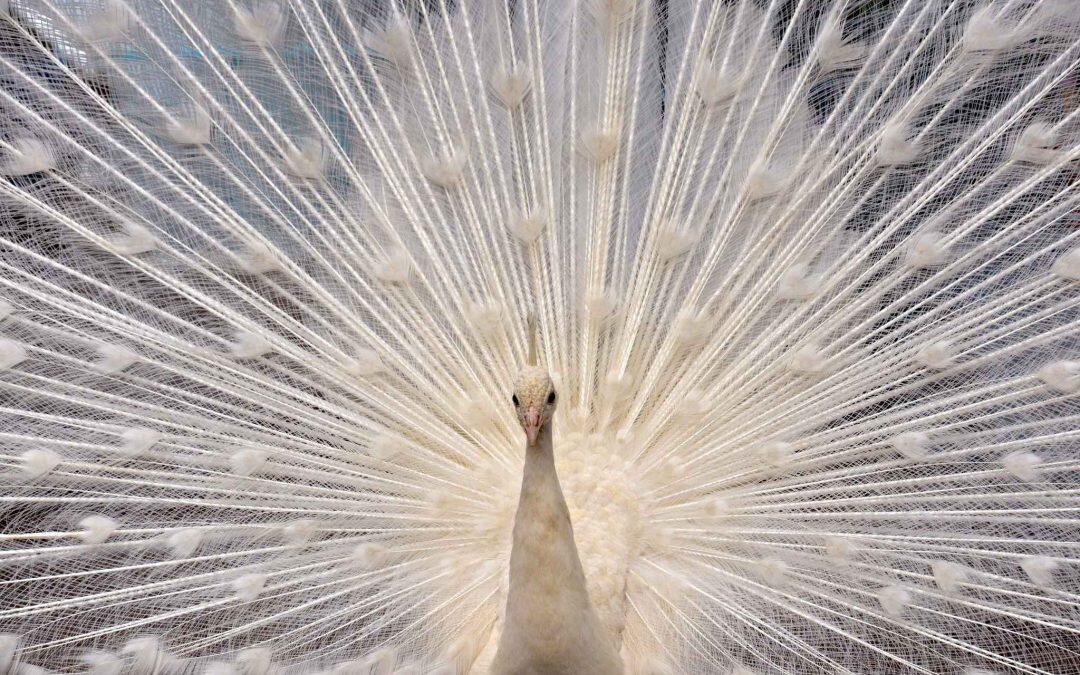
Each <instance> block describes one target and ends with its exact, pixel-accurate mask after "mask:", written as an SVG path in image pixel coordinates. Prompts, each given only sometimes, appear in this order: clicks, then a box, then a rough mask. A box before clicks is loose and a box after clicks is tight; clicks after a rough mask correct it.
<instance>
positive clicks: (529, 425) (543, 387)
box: [510, 316, 556, 446]
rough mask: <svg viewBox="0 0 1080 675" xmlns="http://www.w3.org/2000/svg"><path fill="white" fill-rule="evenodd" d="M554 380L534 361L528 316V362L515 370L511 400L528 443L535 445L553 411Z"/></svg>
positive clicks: (533, 335)
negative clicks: (516, 374)
mask: <svg viewBox="0 0 1080 675" xmlns="http://www.w3.org/2000/svg"><path fill="white" fill-rule="evenodd" d="M555 399H556V396H555V384H554V383H553V382H552V381H551V376H550V375H548V372H547V370H546V369H545V368H544V367H543V366H540V365H538V364H537V363H536V322H535V320H534V319H533V317H531V316H530V317H529V362H528V365H526V366H525V367H524V368H522V369H521V372H520V373H518V378H517V382H515V383H514V395H513V396H512V397H511V399H510V400H511V401H512V402H513V404H514V412H515V413H516V414H517V418H518V422H520V423H521V426H522V428H523V429H525V436H526V437H527V438H528V439H529V445H530V446H532V445H536V439H537V437H538V436H539V435H540V430H541V429H542V428H544V427H545V426H547V425H548V424H550V423H551V417H552V415H554V414H555Z"/></svg>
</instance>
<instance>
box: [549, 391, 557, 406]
mask: <svg viewBox="0 0 1080 675" xmlns="http://www.w3.org/2000/svg"><path fill="white" fill-rule="evenodd" d="M554 402H555V392H551V393H550V394H548V405H551V404H552V403H554Z"/></svg>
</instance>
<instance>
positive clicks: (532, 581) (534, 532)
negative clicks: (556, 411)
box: [509, 423, 588, 614]
mask: <svg viewBox="0 0 1080 675" xmlns="http://www.w3.org/2000/svg"><path fill="white" fill-rule="evenodd" d="M552 436H553V433H552V429H551V424H550V423H549V424H547V425H545V426H544V427H543V428H542V429H541V430H540V434H539V436H538V437H537V439H536V443H535V444H534V445H531V446H526V451H525V467H524V471H523V472H522V478H521V496H520V498H519V500H518V510H517V516H516V518H515V519H514V541H513V548H512V549H511V551H510V589H509V590H510V603H509V607H510V608H511V611H515V610H516V611H521V612H523V613H526V614H527V613H528V612H530V611H533V608H530V607H529V605H530V604H531V602H530V601H531V600H536V599H539V598H541V597H542V596H544V595H547V596H548V598H551V597H555V596H561V597H563V598H564V600H566V601H570V600H571V599H573V600H574V601H575V602H577V603H584V604H586V605H587V604H588V591H587V590H586V588H585V574H584V572H583V571H582V568H581V560H580V558H579V557H578V551H577V546H576V544H575V542H574V529H573V526H572V525H571V522H570V510H569V509H568V508H567V506H566V499H565V498H564V497H563V492H562V487H561V486H560V485H559V476H558V474H557V473H556V471H555V453H554V448H553V442H552ZM515 601H517V602H515Z"/></svg>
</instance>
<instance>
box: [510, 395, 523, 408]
mask: <svg viewBox="0 0 1080 675" xmlns="http://www.w3.org/2000/svg"><path fill="white" fill-rule="evenodd" d="M510 400H511V401H513V402H514V407H515V408H516V407H518V406H519V405H521V401H519V400H518V397H517V394H514V395H513V396H512V397H510Z"/></svg>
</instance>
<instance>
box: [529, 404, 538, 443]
mask: <svg viewBox="0 0 1080 675" xmlns="http://www.w3.org/2000/svg"><path fill="white" fill-rule="evenodd" d="M525 435H526V436H528V437H529V445H536V437H537V436H538V435H540V410H539V409H538V408H534V409H531V410H526V411H525Z"/></svg>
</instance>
